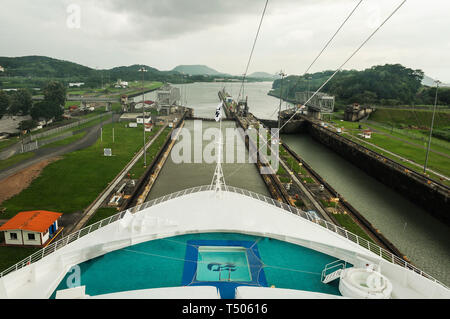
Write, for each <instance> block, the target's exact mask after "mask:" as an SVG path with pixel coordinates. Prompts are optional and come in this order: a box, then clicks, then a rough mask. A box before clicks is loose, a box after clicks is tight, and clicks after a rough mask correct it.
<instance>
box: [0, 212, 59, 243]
mask: <svg viewBox="0 0 450 319" xmlns="http://www.w3.org/2000/svg"><path fill="white" fill-rule="evenodd" d="M61 216H62V214H61V213H54V212H48V211H41V210H38V211H29V212H20V213H18V214H17V215H16V216H14V217H13V218H11V219H10V220H8V221H7V222H6V223H5V224H3V225H2V226H1V227H0V231H3V232H4V235H5V243H6V245H22V246H25V245H27V246H42V245H45V244H46V243H47V242H48V241H49V240H51V239H52V238H53V237H54V236H55V235H57V234H58V233H59V231H58V229H59V225H58V219H59V218H60V217H61Z"/></svg>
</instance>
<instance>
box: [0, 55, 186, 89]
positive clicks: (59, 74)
mask: <svg viewBox="0 0 450 319" xmlns="http://www.w3.org/2000/svg"><path fill="white" fill-rule="evenodd" d="M0 66H2V67H3V68H4V69H5V71H4V72H2V73H0V75H1V76H2V77H3V80H2V78H1V77H0V82H3V81H5V80H4V78H5V77H6V78H9V79H11V78H15V77H22V78H26V84H27V85H33V86H34V87H40V86H43V85H44V84H45V83H46V82H47V81H48V79H58V80H60V81H61V82H64V83H66V82H85V83H86V85H87V86H91V87H95V86H98V85H100V83H101V82H102V78H103V79H104V80H109V81H116V80H117V79H122V80H124V81H135V80H141V79H142V73H141V72H138V70H139V69H140V68H141V67H145V68H146V69H147V71H148V72H146V73H145V74H144V76H145V80H152V81H167V82H172V83H183V82H185V81H186V80H185V76H184V75H183V74H180V73H178V72H172V71H159V70H157V69H155V68H153V67H150V66H147V65H138V64H135V65H131V66H120V67H116V68H112V69H109V70H97V69H93V68H90V67H87V66H83V65H80V64H77V63H73V62H69V61H64V60H58V59H53V58H49V57H45V56H24V57H0ZM8 81H10V80H8ZM14 81H18V80H17V79H14ZM14 85H16V87H21V86H20V85H17V83H15V84H14ZM0 87H1V86H0Z"/></svg>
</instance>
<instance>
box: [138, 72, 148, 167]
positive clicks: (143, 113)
mask: <svg viewBox="0 0 450 319" xmlns="http://www.w3.org/2000/svg"><path fill="white" fill-rule="evenodd" d="M139 72H142V127H143V128H144V167H147V154H145V153H146V152H145V112H144V104H145V103H144V72H147V70H146V69H145V68H144V67H142V68H140V69H139Z"/></svg>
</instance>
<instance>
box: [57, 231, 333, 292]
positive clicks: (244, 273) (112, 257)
mask: <svg viewBox="0 0 450 319" xmlns="http://www.w3.org/2000/svg"><path fill="white" fill-rule="evenodd" d="M335 260H336V258H334V257H331V256H328V255H325V254H322V253H320V252H317V251H314V250H311V249H308V248H305V247H301V246H297V245H294V244H290V243H286V242H283V241H279V240H275V239H269V238H265V237H257V236H249V235H244V234H238V233H202V234H189V235H182V236H175V237H170V238H166V239H158V240H153V241H148V242H145V243H141V244H137V245H133V246H129V247H126V248H123V249H120V250H117V251H113V252H111V253H108V254H105V255H103V256H100V257H97V258H94V259H91V260H88V261H86V262H83V263H81V264H79V265H77V266H78V267H79V268H78V270H79V274H80V276H79V281H78V282H77V281H74V280H73V277H74V274H75V271H72V270H71V271H69V272H68V273H67V274H66V276H65V277H64V279H63V280H62V281H61V282H60V284H59V285H58V287H57V288H56V289H55V291H54V293H53V294H52V296H51V298H54V297H55V295H56V291H57V290H61V289H67V288H70V287H71V286H73V285H74V284H75V285H82V286H86V294H88V295H91V296H95V295H101V294H107V293H114V292H121V291H128V290H138V289H150V288H160V287H176V286H184V285H216V286H217V287H218V288H220V289H222V288H223V287H226V285H231V286H227V287H229V288H232V290H233V291H234V287H236V286H237V285H240V284H244V285H252V286H268V287H271V286H275V287H277V288H288V289H299V290H306V291H313V292H321V293H327V294H334V295H340V293H339V289H338V281H335V282H332V283H330V284H323V283H322V282H321V281H320V279H321V273H322V270H323V268H324V267H325V265H326V264H328V263H330V262H333V261H335ZM220 291H221V295H222V297H225V298H232V294H231V293H230V292H229V291H228V292H226V291H225V290H224V291H222V290H220Z"/></svg>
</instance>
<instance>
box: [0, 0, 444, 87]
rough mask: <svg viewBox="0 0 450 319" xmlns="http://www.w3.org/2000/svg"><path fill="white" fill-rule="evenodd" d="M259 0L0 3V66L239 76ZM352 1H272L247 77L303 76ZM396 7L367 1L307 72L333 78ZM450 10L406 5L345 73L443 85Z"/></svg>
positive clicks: (391, 1)
mask: <svg viewBox="0 0 450 319" xmlns="http://www.w3.org/2000/svg"><path fill="white" fill-rule="evenodd" d="M265 2H266V0H163V1H161V0H159V1H154V0H95V1H92V0H2V1H1V4H2V8H1V10H0V27H1V30H2V31H1V32H0V41H1V43H2V45H1V47H0V56H25V55H45V56H50V57H54V58H58V59H64V60H69V61H73V62H76V63H80V64H83V65H86V66H90V67H93V68H95V67H98V68H111V67H115V66H121V65H131V64H146V65H149V66H153V67H155V68H157V69H159V70H170V69H172V68H174V67H175V66H177V65H179V64H205V65H208V66H210V67H212V68H214V69H216V70H218V71H220V72H226V73H230V74H236V75H237V74H242V73H243V72H244V71H245V67H246V64H247V60H248V57H249V54H250V50H251V47H252V44H253V40H254V37H255V34H256V30H257V27H258V24H259V21H260V18H261V14H262V11H263V8H264V5H265ZM358 2H359V0H269V3H268V6H267V11H266V15H265V17H264V21H263V25H262V28H261V32H260V36H259V38H258V42H257V44H256V47H255V52H254V55H253V59H252V63H251V65H250V69H249V73H251V72H255V71H264V72H269V73H276V72H277V71H279V70H280V69H283V70H284V71H285V72H286V73H288V74H303V73H304V71H305V70H306V68H307V67H308V66H309V64H310V63H311V62H312V60H313V59H314V57H315V56H316V55H317V54H318V52H319V51H320V50H321V49H322V47H323V46H324V45H325V43H326V42H327V41H328V40H329V39H330V37H331V36H332V35H333V33H334V32H335V31H336V30H337V28H338V27H339V25H340V24H341V23H342V22H343V21H344V19H345V18H346V17H347V15H348V14H349V13H350V12H351V11H352V9H353V8H354V7H355V6H356V4H357V3H358ZM401 2H402V0H364V1H363V2H362V4H361V5H360V6H359V7H358V9H357V10H356V11H355V13H354V15H353V16H352V17H351V19H350V20H349V21H348V22H347V24H346V25H345V26H344V28H343V29H342V30H341V32H340V33H339V34H338V36H337V37H336V38H335V40H334V41H333V42H332V44H331V45H330V46H329V48H328V49H327V50H326V51H325V53H324V54H323V56H322V57H321V58H320V59H319V60H318V61H317V62H316V64H315V65H314V66H313V68H312V69H311V72H316V71H322V70H326V69H336V68H337V67H338V66H339V65H340V64H341V63H343V62H344V61H345V60H346V58H347V57H348V56H350V54H351V53H352V52H353V51H354V50H355V49H356V48H357V47H358V46H359V45H360V44H361V43H362V42H363V41H364V40H365V39H366V37H367V36H368V35H370V33H371V32H372V31H373V30H374V29H376V28H377V26H378V25H379V24H380V23H381V22H382V21H383V20H384V19H385V18H386V17H387V16H388V15H389V14H390V13H391V12H392V11H393V10H394V8H395V7H396V6H397V5H399V4H400V3H401ZM449 18H450V1H447V0H427V1H423V0H408V1H406V3H405V4H404V5H403V7H402V8H401V9H400V10H399V11H398V12H397V13H396V14H395V15H394V16H393V17H392V19H391V20H389V21H388V22H387V24H386V25H385V26H383V28H381V29H380V31H379V32H378V33H377V34H376V35H375V37H374V38H373V39H372V40H371V41H370V42H369V43H368V44H367V45H366V46H365V47H364V48H363V49H362V50H361V51H360V52H359V53H358V54H357V55H356V56H355V57H354V58H353V59H352V60H351V61H350V62H349V63H348V64H347V65H346V66H345V69H358V70H361V69H364V68H367V67H371V66H373V65H378V64H385V63H401V64H403V65H404V66H407V67H410V68H413V69H422V70H423V71H424V72H425V73H426V74H427V75H428V76H430V77H432V78H435V79H439V80H441V81H443V82H447V83H450V54H449V53H450V36H449V32H450V19H449Z"/></svg>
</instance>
